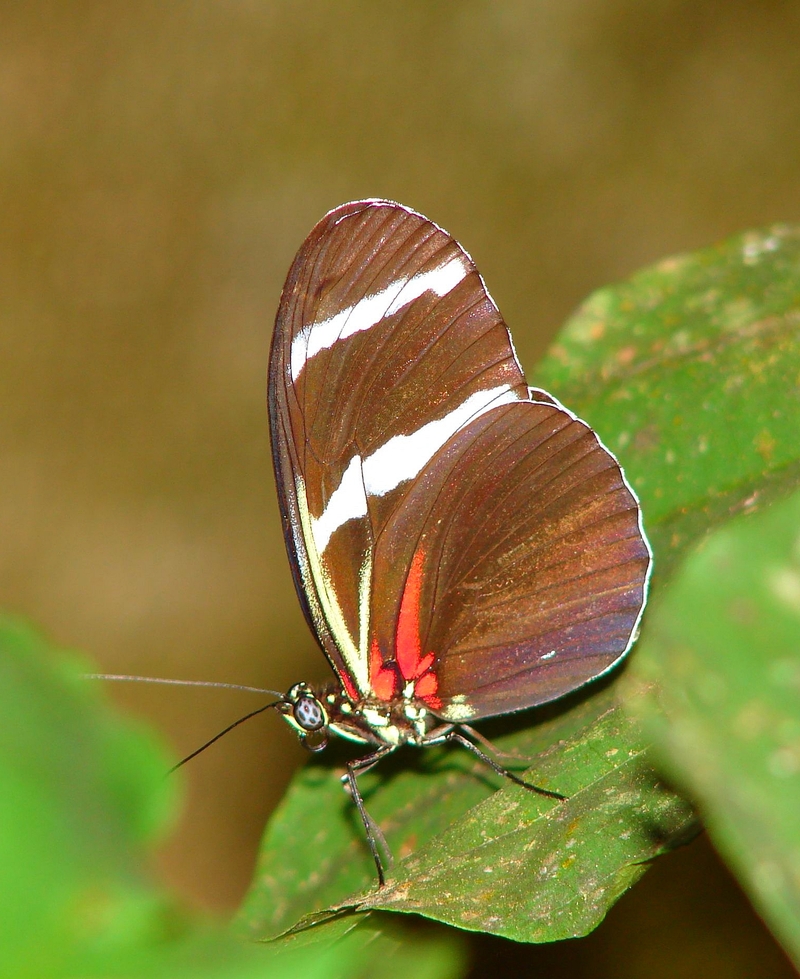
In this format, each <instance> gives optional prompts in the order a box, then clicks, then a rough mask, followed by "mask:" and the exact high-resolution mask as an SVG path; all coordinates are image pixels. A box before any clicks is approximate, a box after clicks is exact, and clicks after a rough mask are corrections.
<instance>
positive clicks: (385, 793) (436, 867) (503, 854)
mask: <svg viewBox="0 0 800 979" xmlns="http://www.w3.org/2000/svg"><path fill="white" fill-rule="evenodd" d="M542 713H545V712H542ZM552 714H553V716H551V717H550V718H549V719H545V720H543V721H542V722H541V723H540V724H539V725H538V726H537V727H535V728H531V729H527V730H525V729H523V730H516V731H511V732H508V731H507V732H506V733H505V734H501V735H500V736H498V737H494V736H493V737H494V741H495V743H496V744H497V745H498V747H501V748H504V749H514V750H516V751H522V752H523V753H524V755H525V756H527V757H537V764H536V767H535V769H532V770H531V771H530V772H529V773H528V777H529V778H530V779H532V780H533V781H535V782H536V784H538V785H541V786H542V787H547V788H551V789H557V790H558V791H561V792H563V793H565V794H566V795H568V797H569V798H568V800H567V801H566V802H554V801H553V800H552V799H546V798H543V797H542V796H539V795H536V794H534V793H531V792H527V791H526V790H525V789H522V788H519V787H518V786H514V785H508V784H505V785H503V787H502V788H500V789H499V791H497V789H498V784H499V782H501V781H502V780H500V779H498V778H497V777H496V776H494V774H493V773H491V772H487V769H486V766H485V765H483V764H482V763H480V762H477V761H476V760H475V759H473V758H472V756H471V755H468V754H467V753H466V752H460V751H458V749H456V748H451V749H449V750H446V749H442V750H438V749H437V750H434V749H428V750H426V751H425V752H414V751H413V749H407V751H406V753H405V754H406V756H407V757H405V758H397V759H395V758H393V759H390V760H389V762H387V763H386V764H385V765H384V766H382V767H381V770H380V771H379V772H377V773H370V774H369V775H368V776H366V777H365V778H364V779H363V780H362V781H363V790H364V795H365V799H366V800H367V804H368V806H369V808H370V812H371V813H372V815H373V816H374V818H376V819H377V820H378V822H379V823H380V824H381V826H382V828H383V830H384V832H385V834H386V836H387V839H388V841H389V844H390V846H391V847H392V850H393V852H394V853H395V854H397V855H398V856H399V857H403V856H405V855H406V854H410V855H409V856H408V857H406V859H404V860H402V862H399V863H398V865H397V867H396V872H395V874H393V875H392V877H391V878H390V880H389V882H388V883H387V886H386V887H384V888H383V889H381V890H377V889H376V888H375V887H374V886H373V885H374V881H375V868H374V864H373V863H372V858H371V857H370V855H369V852H368V850H367V849H366V845H365V843H364V837H363V830H362V829H361V827H360V824H359V823H358V816H357V814H356V813H355V810H354V807H353V806H352V803H351V802H350V800H349V799H348V797H347V796H346V795H345V794H344V793H343V791H342V786H341V784H340V783H339V779H338V775H339V774H340V773H341V769H336V770H334V771H331V770H330V769H329V768H327V767H325V766H323V765H322V764H320V763H315V764H312V765H309V766H307V767H306V768H305V769H304V770H303V771H302V772H301V773H300V775H299V776H298V777H297V778H296V779H295V781H294V783H293V784H292V786H291V788H290V790H289V792H288V793H287V795H286V797H285V798H284V800H283V802H282V804H281V806H280V808H279V810H278V811H277V812H276V813H275V815H274V816H273V819H272V821H271V822H270V826H269V828H268V831H267V837H266V838H265V841H264V846H263V848H262V853H261V859H260V863H259V867H258V870H257V872H256V884H255V886H254V887H253V889H252V891H251V894H250V895H249V898H248V900H247V901H246V903H245V906H244V908H243V910H242V912H241V915H240V918H241V923H242V924H243V926H244V927H246V929H247V931H248V932H249V933H250V934H252V935H255V936H258V937H261V938H269V937H273V936H275V935H277V934H280V933H281V932H282V931H284V930H286V929H287V928H290V927H292V926H293V925H295V924H296V923H297V922H298V920H300V919H301V918H302V917H303V916H304V915H307V914H310V915H311V917H310V918H309V919H307V920H306V923H307V924H312V923H313V922H314V921H315V920H325V918H326V914H324V913H323V914H322V915H321V916H320V917H319V918H316V917H314V914H313V913H314V912H317V911H323V909H325V908H331V909H333V910H335V911H340V912H341V911H342V910H344V909H346V908H351V909H354V910H358V911H364V910H367V909H383V910H394V911H403V912H412V911H413V912H417V913H422V914H424V915H426V916H427V917H430V918H434V919H435V920H438V921H444V922H447V923H449V924H454V925H458V926H459V927H462V928H467V929H470V930H482V931H489V932H492V933H495V934H501V935H504V936H506V937H509V938H515V939H517V940H520V941H551V940H555V939H556V938H566V937H569V936H572V935H577V934H586V933H587V932H588V931H590V930H591V929H592V928H594V927H595V926H596V925H597V924H598V923H599V921H601V920H602V918H603V916H604V914H605V913H606V911H607V909H608V907H609V906H610V904H611V903H613V901H614V900H615V899H616V898H617V897H618V896H619V895H620V894H621V893H623V892H624V891H625V890H626V889H627V887H629V886H630V885H631V884H632V883H633V882H634V881H635V880H636V879H637V878H638V877H640V876H641V874H642V873H644V870H645V869H646V862H647V861H648V860H649V859H651V858H652V857H654V856H655V855H656V854H658V853H659V852H661V851H662V850H663V849H665V848H668V846H669V845H670V843H671V842H674V841H675V840H676V839H678V838H680V837H682V836H684V835H685V833H686V832H687V830H688V828H689V827H690V826H691V813H690V811H689V809H688V807H687V805H686V804H685V803H683V801H682V800H680V799H679V798H678V797H677V796H675V795H674V794H673V793H670V792H668V791H667V790H666V789H665V788H664V786H663V785H662V784H661V783H660V782H659V780H658V778H657V777H656V776H655V775H654V774H653V771H652V769H651V767H650V765H649V764H648V763H647V759H646V745H645V743H644V742H643V740H642V738H641V736H640V735H639V734H638V731H637V730H636V727H635V726H634V725H633V724H632V723H631V721H630V720H629V719H628V718H627V717H626V716H625V715H624V714H623V713H622V712H621V711H620V710H619V709H618V708H617V706H616V704H615V703H614V701H613V697H612V691H611V689H610V688H606V689H605V690H599V691H597V693H596V695H595V696H592V697H589V698H586V697H581V698H574V702H573V704H572V706H571V708H570V709H568V710H563V709H559V710H558V711H557V712H555V711H554V712H552ZM503 726H505V727H508V726H509V725H508V724H507V723H506V724H505V725H503ZM495 727H496V728H497V729H498V730H500V729H501V726H500V725H495ZM414 763H416V764H414ZM298 882H299V884H298ZM348 894H355V895H356V896H355V897H349V898H347V899H346V900H344V901H342V899H341V897H340V895H348Z"/></svg>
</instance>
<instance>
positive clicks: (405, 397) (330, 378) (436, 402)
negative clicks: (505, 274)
mask: <svg viewBox="0 0 800 979" xmlns="http://www.w3.org/2000/svg"><path fill="white" fill-rule="evenodd" d="M527 393H528V391H527V387H526V385H525V381H524V377H523V375H522V372H521V370H520V368H519V365H518V363H517V361H516V358H515V356H514V351H513V348H512V345H511V341H510V337H509V335H508V330H507V328H506V326H505V324H504V323H503V320H502V318H501V316H500V314H499V312H498V310H497V308H496V306H495V305H494V303H493V302H492V300H491V298H490V297H489V295H488V293H487V291H486V288H485V286H484V284H483V281H482V279H481V278H480V275H479V274H478V272H477V270H476V268H475V266H474V264H473V263H472V260H471V259H470V258H469V256H468V255H467V254H466V252H464V250H463V249H462V248H461V247H460V246H459V245H458V243H457V242H456V241H455V240H454V239H453V238H452V237H451V236H450V235H448V234H447V233H446V232H444V231H442V230H441V229H440V228H438V227H437V226H436V225H434V224H433V223H432V222H430V221H428V220H427V219H426V218H424V217H422V216H421V215H419V214H417V213H415V212H413V211H411V210H409V209H407V208H404V207H402V206H400V205H398V204H392V203H389V202H386V201H360V202H355V203H351V204H345V205H343V206H342V207H340V208H337V209H336V210H334V211H331V212H330V213H329V214H328V215H326V217H325V218H323V220H322V221H321V222H320V223H319V224H318V225H317V226H316V227H315V228H314V229H313V231H312V232H311V234H310V235H309V236H308V238H307V239H306V241H305V243H304V244H303V246H302V247H301V249H300V251H299V253H298V255H297V257H296V259H295V261H294V264H293V265H292V268H291V270H290V272H289V276H288V278H287V281H286V284H285V286H284V290H283V294H282V297H281V303H280V307H279V310H278V316H277V321H276V326H275V334H274V337H273V343H272V350H271V355H270V366H269V409H270V425H271V435H272V447H273V457H274V462H275V469H276V475H277V481H278V492H279V498H280V503H281V512H282V515H283V523H284V536H285V540H286V545H287V550H288V552H289V557H290V561H291V563H292V567H293V573H294V576H295V585H296V588H297V591H298V595H299V596H300V600H301V603H302V605H303V609H304V612H305V614H306V617H307V619H308V621H309V624H310V625H311V628H312V629H313V631H314V632H315V634H316V636H317V638H318V640H319V642H320V643H321V645H322V647H323V649H324V650H325V652H326V654H327V656H328V658H329V659H330V661H331V663H332V664H333V666H334V667H335V669H336V670H337V672H338V674H339V676H340V677H341V679H342V681H343V683H344V685H345V689H346V690H347V692H348V693H349V694H350V695H351V696H353V697H355V696H356V695H357V694H358V693H360V694H363V695H368V694H370V693H371V689H370V679H369V667H368V647H369V642H370V634H371V633H370V630H371V623H372V625H373V626H375V627H376V628H377V623H379V622H381V621H382V620H383V618H384V616H385V615H387V614H390V613H389V610H388V609H387V610H384V605H385V604H386V602H387V601H389V602H390V604H391V601H390V599H387V597H386V591H385V589H384V588H383V587H382V586H381V587H380V588H379V589H376V587H375V582H376V580H377V579H376V577H375V574H374V548H375V542H376V541H377V540H378V539H379V538H380V536H381V534H382V533H383V530H384V528H385V526H386V525H387V523H388V522H390V521H391V520H392V519H393V518H395V517H396V515H397V513H398V512H399V511H400V510H401V509H402V507H403V501H404V498H405V496H406V495H407V494H408V492H409V491H410V490H411V489H413V488H414V487H415V486H416V485H418V479H419V474H420V473H421V472H423V471H424V469H425V467H426V466H427V465H428V463H429V461H430V459H431V458H433V456H434V455H435V454H436V453H437V452H438V451H439V449H440V448H441V446H442V445H443V444H444V443H445V442H446V441H447V440H448V439H449V438H450V437H451V436H452V435H453V434H454V433H455V432H456V431H458V430H459V428H461V427H463V426H464V425H465V424H467V423H468V422H469V420H470V418H473V417H479V416H480V415H481V414H482V413H485V412H486V411H488V410H489V409H490V408H491V406H492V405H498V404H507V403H511V402H516V401H519V400H521V399H524V398H526V397H527ZM393 597H394V596H391V598H393Z"/></svg>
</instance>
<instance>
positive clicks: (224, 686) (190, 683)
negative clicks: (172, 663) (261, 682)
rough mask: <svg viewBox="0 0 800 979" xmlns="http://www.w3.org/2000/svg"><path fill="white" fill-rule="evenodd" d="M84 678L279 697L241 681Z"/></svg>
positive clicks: (118, 675)
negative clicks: (163, 684)
mask: <svg viewBox="0 0 800 979" xmlns="http://www.w3.org/2000/svg"><path fill="white" fill-rule="evenodd" d="M83 678H84V679H85V680H119V681H123V682H126V683H166V684H172V685H173V686H176V687H216V688H217V689H220V690H244V692H245V693H261V694H265V693H266V694H269V695H270V697H280V698H281V700H283V694H282V693H281V692H280V691H279V690H266V689H265V688H263V687H247V686H244V685H243V684H241V683H222V682H221V681H218V680H173V679H171V678H166V677H159V676H129V675H127V674H124V673H84V674H83Z"/></svg>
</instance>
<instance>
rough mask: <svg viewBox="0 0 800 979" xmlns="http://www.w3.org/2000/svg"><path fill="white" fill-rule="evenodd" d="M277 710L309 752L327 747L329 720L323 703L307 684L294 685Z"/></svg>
mask: <svg viewBox="0 0 800 979" xmlns="http://www.w3.org/2000/svg"><path fill="white" fill-rule="evenodd" d="M277 710H278V711H279V713H281V714H282V715H283V716H284V717H285V718H286V721H287V723H288V724H289V725H290V726H291V727H292V728H293V729H294V730H295V731H296V732H297V736H298V737H299V738H300V741H301V742H302V744H303V746H304V747H305V748H308V750H309V751H322V749H323V748H325V747H326V746H327V744H328V724H329V723H330V718H329V717H328V712H327V711H326V709H325V705H324V703H323V701H322V700H321V699H320V698H319V697H318V696H317V695H316V694H315V693H314V691H313V690H312V689H311V687H310V686H309V685H308V684H307V683H295V685H294V686H293V687H292V688H291V689H290V690H289V692H288V693H287V694H286V696H285V697H284V699H283V700H282V701H281V702H280V703H279V704H278V705H277Z"/></svg>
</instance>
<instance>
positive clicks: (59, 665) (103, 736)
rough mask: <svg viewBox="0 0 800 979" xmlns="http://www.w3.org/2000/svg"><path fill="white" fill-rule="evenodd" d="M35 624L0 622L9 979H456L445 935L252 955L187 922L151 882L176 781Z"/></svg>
mask: <svg viewBox="0 0 800 979" xmlns="http://www.w3.org/2000/svg"><path fill="white" fill-rule="evenodd" d="M79 669H80V668H79V666H78V665H77V664H76V663H74V662H72V661H68V660H66V659H64V658H63V657H62V656H61V655H59V654H57V653H56V652H54V651H53V650H51V649H49V648H48V647H47V645H46V644H45V643H44V642H43V641H42V640H41V639H40V638H39V637H38V636H36V635H35V634H33V633H32V632H31V631H30V630H29V629H27V628H25V627H23V626H21V625H19V624H18V623H15V622H12V621H9V620H7V619H0V866H2V873H0V962H1V963H2V975H3V979H50V977H53V979H55V977H63V979H70V977H74V979H78V977H80V979H91V977H96V979H100V977H103V979H105V977H108V976H111V975H113V976H115V977H119V979H124V977H130V979H134V977H135V979H181V977H186V979H258V977H266V976H269V977H270V979H283V977H285V979H295V977H296V976H298V975H302V976H303V977H304V979H332V977H334V979H335V977H341V979H345V977H348V976H351V975H354V974H360V973H363V974H369V975H375V976H377V977H384V976H385V977H387V979H395V977H396V976H399V975H401V974H403V975H405V974H407V970H408V969H409V968H410V969H413V970H414V975H415V976H420V975H421V976H424V977H426V979H451V977H455V976H456V975H458V974H459V972H460V969H461V958H460V954H459V950H458V948H457V947H456V946H455V945H454V943H453V942H452V941H447V940H443V939H442V937H441V936H440V937H433V938H431V937H428V938H426V939H425V940H424V941H415V942H414V944H413V946H412V945H410V943H406V942H403V941H402V940H401V938H400V937H398V933H397V932H396V930H395V932H394V933H392V932H387V930H386V929H385V928H382V927H379V926H378V925H376V924H374V923H373V924H372V925H370V927H368V928H362V929H353V928H348V929H345V930H340V931H338V932H336V931H331V930H330V929H328V930H326V929H317V930H316V933H315V935H314V941H313V942H308V941H307V942H305V943H300V942H296V943H294V944H292V943H279V944H276V945H274V946H271V947H264V946H253V945H251V946H250V947H246V946H245V945H244V944H243V943H242V942H241V941H236V940H234V938H233V937H232V936H231V935H229V934H225V933H224V932H223V930H222V929H221V928H219V927H214V926H213V925H211V924H209V923H208V922H206V921H200V922H197V921H193V920H192V919H191V918H190V916H189V915H188V913H186V911H184V910H183V909H181V908H180V907H179V906H178V904H177V902H176V901H175V900H174V899H173V898H171V897H170V896H169V895H167V894H165V893H164V892H163V891H162V890H161V889H160V888H159V887H158V886H157V885H155V884H154V883H153V882H152V881H151V880H150V878H149V874H148V868H147V863H148V849H149V847H151V846H152V844H153V842H154V841H155V840H156V839H158V838H159V837H160V836H161V835H162V834H163V832H164V830H165V828H166V826H167V825H168V824H169V822H170V821H171V820H170V818H169V817H170V813H171V811H172V809H173V802H174V799H173V797H174V795H175V780H174V779H165V777H164V775H165V772H166V771H167V769H168V767H169V762H168V760H167V758H166V757H165V756H164V754H163V752H162V751H161V749H160V748H159V746H158V745H157V744H156V743H155V742H154V740H153V738H152V736H151V735H150V734H148V733H146V732H145V731H143V730H142V729H140V728H138V727H134V726H133V725H131V724H130V723H127V722H125V723H124V722H122V721H120V720H119V719H118V718H116V717H115V716H114V715H113V713H112V712H111V711H110V710H109V709H108V708H107V707H106V706H105V705H104V704H103V703H102V701H101V699H100V697H101V692H102V691H101V688H100V687H99V685H98V684H95V683H92V682H88V681H86V680H84V679H82V678H81V677H80V675H79Z"/></svg>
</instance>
